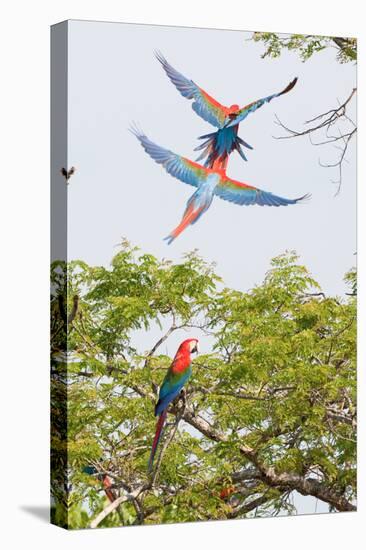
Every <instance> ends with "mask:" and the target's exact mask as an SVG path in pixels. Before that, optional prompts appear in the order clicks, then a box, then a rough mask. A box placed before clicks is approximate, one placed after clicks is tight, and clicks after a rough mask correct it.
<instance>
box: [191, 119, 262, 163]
mask: <svg viewBox="0 0 366 550" xmlns="http://www.w3.org/2000/svg"><path fill="white" fill-rule="evenodd" d="M237 132H238V126H230V127H228V128H226V127H225V128H220V129H219V130H217V131H216V132H212V133H211V134H205V135H204V136H200V137H199V138H198V139H204V140H205V141H204V142H203V143H201V144H200V145H198V146H197V147H196V148H195V151H202V152H201V154H200V156H199V157H198V158H197V162H198V161H200V160H203V159H206V160H205V167H206V168H212V169H216V168H218V167H219V165H221V166H220V167H221V169H222V170H225V168H226V164H227V161H228V158H229V155H230V154H231V153H232V152H233V151H235V150H236V151H238V153H239V154H240V156H241V157H242V159H243V160H247V158H246V156H245V154H244V152H243V150H242V148H241V146H243V147H246V148H247V149H253V147H252V146H251V145H249V143H247V142H246V141H244V140H243V139H241V138H240V137H239V136H238V135H237Z"/></svg>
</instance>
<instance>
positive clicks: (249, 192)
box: [215, 176, 310, 206]
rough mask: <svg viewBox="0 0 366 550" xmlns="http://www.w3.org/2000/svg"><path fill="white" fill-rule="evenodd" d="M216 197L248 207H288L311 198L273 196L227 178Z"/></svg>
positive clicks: (221, 182) (218, 189)
mask: <svg viewBox="0 0 366 550" xmlns="http://www.w3.org/2000/svg"><path fill="white" fill-rule="evenodd" d="M215 195H217V196H218V197H220V199H224V200H225V201H230V202H234V203H235V204H241V205H246V206H249V205H251V204H258V205H259V206H287V205H289V204H296V203H297V202H300V201H303V200H305V199H307V198H309V197H310V195H304V196H303V197H299V198H297V199H286V198H284V197H279V196H277V195H273V194H272V193H270V192H268V191H262V190H261V189H257V188H256V187H252V186H251V185H248V184H246V183H243V182H240V181H235V180H232V179H230V178H228V177H227V176H223V177H221V179H220V182H219V184H218V185H217V186H216V188H215Z"/></svg>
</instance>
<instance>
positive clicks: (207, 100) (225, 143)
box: [155, 52, 297, 170]
mask: <svg viewBox="0 0 366 550" xmlns="http://www.w3.org/2000/svg"><path fill="white" fill-rule="evenodd" d="M155 55H156V58H157V59H158V61H160V63H161V65H162V67H163V69H164V71H165V72H166V74H167V76H168V77H169V79H170V80H171V82H172V83H173V84H174V86H175V87H176V88H177V90H178V91H179V92H180V93H181V94H182V96H183V97H186V98H187V99H193V100H194V101H193V103H192V109H193V110H194V111H195V112H196V113H197V114H198V115H199V116H200V117H201V118H203V119H204V120H205V121H206V122H209V123H210V124H212V125H213V126H216V128H219V129H218V130H217V131H216V132H212V133H210V134H205V135H204V136H200V137H199V138H198V139H205V140H206V141H204V142H203V143H202V144H201V145H199V146H198V147H196V149H195V151H199V150H201V149H203V152H202V153H201V155H200V156H199V157H198V159H197V161H198V160H202V159H204V158H206V160H205V166H206V167H207V168H222V169H224V170H225V169H226V164H227V161H228V158H229V155H230V153H231V152H232V151H234V150H236V151H238V153H239V155H240V156H241V157H242V158H243V159H244V160H247V158H246V156H245V154H244V152H243V150H242V148H241V146H244V147H246V148H247V149H253V147H252V146H251V145H249V144H248V143H247V142H245V141H244V140H243V139H241V138H240V137H239V136H238V135H237V134H238V129H239V124H240V122H242V121H243V120H244V119H245V118H246V117H247V116H248V115H249V114H250V113H254V111H256V110H257V109H259V108H260V107H262V105H264V104H265V103H269V102H270V101H272V99H274V98H275V97H279V96H281V95H283V94H287V92H289V91H290V90H292V88H293V87H294V86H295V84H296V82H297V78H294V79H293V80H292V81H291V82H290V83H289V84H288V85H287V86H286V88H284V89H283V90H282V91H281V92H278V93H276V94H272V95H269V96H267V97H263V98H262V99H258V100H257V101H253V102H252V103H249V104H248V105H245V106H244V107H242V108H240V107H239V105H231V106H230V107H225V105H221V103H219V102H218V101H216V99H214V98H213V97H212V96H210V95H209V94H208V93H207V92H205V91H204V90H203V89H202V88H200V87H199V86H197V84H196V83H195V82H193V80H190V79H189V78H186V77H185V76H183V75H182V74H181V73H179V72H178V71H176V70H175V69H174V67H172V66H171V65H170V64H169V63H168V62H167V60H166V59H165V57H164V56H163V55H162V54H161V53H160V52H155Z"/></svg>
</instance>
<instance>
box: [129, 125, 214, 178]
mask: <svg viewBox="0 0 366 550" xmlns="http://www.w3.org/2000/svg"><path fill="white" fill-rule="evenodd" d="M131 132H132V133H133V134H134V135H135V136H136V137H137V139H138V140H139V142H140V143H141V145H142V147H143V148H144V149H145V151H146V153H147V154H148V155H150V157H151V158H152V159H154V160H155V162H157V163H158V164H161V165H162V166H163V167H164V168H165V170H166V171H167V172H168V174H170V175H171V176H173V177H174V178H177V179H179V180H180V181H183V182H184V183H188V184H189V185H193V187H198V186H199V185H200V183H201V181H202V180H203V179H206V177H207V173H208V171H207V169H206V168H204V167H203V166H201V165H200V164H197V163H196V162H193V161H192V160H189V159H187V158H185V157H182V156H180V155H177V154H176V153H173V152H172V151H169V149H164V148H163V147H160V146H159V145H156V143H154V142H152V141H151V140H150V139H149V138H148V137H147V136H145V134H144V133H143V132H141V131H139V130H138V129H137V128H131Z"/></svg>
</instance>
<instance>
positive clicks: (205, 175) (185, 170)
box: [131, 128, 310, 244]
mask: <svg viewBox="0 0 366 550" xmlns="http://www.w3.org/2000/svg"><path fill="white" fill-rule="evenodd" d="M131 132H132V133H133V134H134V135H135V136H136V137H137V139H138V140H139V141H140V143H141V145H142V147H143V148H144V149H145V151H146V153H148V154H149V155H150V157H151V158H152V159H154V160H155V162H157V163H158V164H162V165H163V167H164V168H165V170H166V171H167V172H168V174H170V175H171V176H173V177H175V178H177V179H179V180H181V181H183V182H184V183H188V184H189V185H193V187H197V190H196V191H195V192H194V193H193V195H192V196H191V197H190V198H189V199H188V201H187V205H186V209H185V211H184V214H183V218H182V221H181V222H180V224H179V225H178V226H177V227H176V228H175V229H174V230H173V231H172V232H171V233H170V234H169V235H168V236H167V237H165V239H164V240H166V241H167V242H168V244H171V243H172V242H173V241H174V239H175V238H176V237H178V235H179V234H180V233H181V232H182V231H183V230H184V229H185V228H186V227H187V226H188V225H190V224H193V223H196V222H197V221H198V220H199V218H200V217H201V216H202V214H203V213H204V212H206V210H208V208H209V207H210V205H211V203H212V200H213V198H214V196H215V195H216V196H218V197H220V199H224V200H226V201H230V202H233V203H235V204H240V205H252V204H258V205H260V206H287V205H289V204H296V203H298V202H300V201H303V200H304V199H306V198H308V197H309V196H310V195H303V196H302V197H299V198H297V199H286V198H284V197H279V196H277V195H273V194H272V193H270V192H268V191H262V190H261V189H258V188H256V187H253V186H252V185H248V184H247V183H244V182H240V181H236V180H233V179H231V178H229V177H228V176H227V175H226V172H225V170H223V169H220V168H215V169H214V168H206V167H205V166H202V165H201V164H198V163H197V162H194V161H192V160H189V159H187V158H185V157H182V156H180V155H177V154H176V153H173V152H172V151H169V150H168V149H164V148H163V147H160V146H159V145H156V144H155V143H153V142H152V141H151V140H150V139H149V138H148V137H147V136H146V135H145V134H144V133H143V132H141V131H140V130H138V129H137V128H131Z"/></svg>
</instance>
